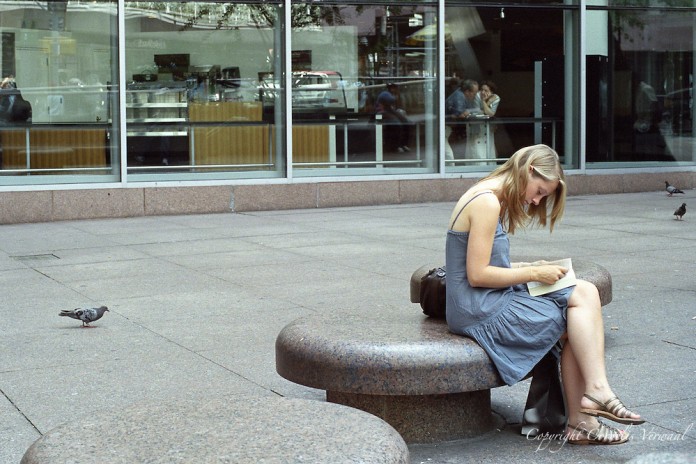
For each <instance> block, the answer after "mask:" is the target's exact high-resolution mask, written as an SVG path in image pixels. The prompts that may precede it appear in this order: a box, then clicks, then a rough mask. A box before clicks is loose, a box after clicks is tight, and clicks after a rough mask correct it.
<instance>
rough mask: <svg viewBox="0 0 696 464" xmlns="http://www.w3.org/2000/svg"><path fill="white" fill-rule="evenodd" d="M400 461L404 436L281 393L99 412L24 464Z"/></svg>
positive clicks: (64, 430)
mask: <svg viewBox="0 0 696 464" xmlns="http://www.w3.org/2000/svg"><path fill="white" fill-rule="evenodd" d="M59 462H79V463H95V464H97V463H98V464H116V463H123V464H126V463H127V464H132V463H139V462H147V463H151V464H155V463H162V464H165V463H166V464H171V463H176V462H181V463H192V462H196V463H206V462H217V463H223V462H228V463H246V462H248V463H267V464H281V463H289V462H293V463H300V462H301V463H312V464H326V463H345V464H358V463H374V464H377V463H380V464H383V463H394V464H397V463H398V464H402V463H403V464H406V463H408V462H410V461H409V451H408V447H407V446H406V443H405V442H404V440H403V439H402V438H401V437H400V436H399V434H398V433H397V432H396V431H395V430H394V429H393V428H392V427H391V426H389V425H388V424H387V423H385V422H384V421H382V420H380V419H378V418H377V417H374V416H373V415H370V414H367V413H365V412H363V411H359V410H356V409H353V408H348V407H345V406H342V405H338V404H332V403H325V402H322V401H311V400H301V399H287V398H280V397H246V396H243V397H237V398H233V399H220V400H214V399H213V400H211V399H210V398H206V399H205V400H204V401H200V402H189V401H174V402H165V403H157V402H154V403H143V404H137V405H133V406H129V407H127V408H124V409H120V410H113V411H103V412H98V413H95V414H93V415H91V416H89V417H88V418H85V419H83V420H80V421H76V422H73V423H68V424H65V425H61V426H59V427H57V428H55V429H53V430H51V431H49V432H48V433H46V434H45V435H44V436H43V437H41V438H39V439H38V440H37V441H36V442H34V444H32V445H31V447H30V448H29V449H28V450H27V451H26V453H25V454H24V457H23V458H22V461H21V464H47V463H50V464H54V463H59Z"/></svg>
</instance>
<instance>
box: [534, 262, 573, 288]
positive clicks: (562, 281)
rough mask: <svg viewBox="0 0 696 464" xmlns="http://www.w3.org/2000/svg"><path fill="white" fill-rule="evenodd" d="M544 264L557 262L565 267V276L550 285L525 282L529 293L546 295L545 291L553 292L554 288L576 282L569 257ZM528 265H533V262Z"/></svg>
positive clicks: (568, 285) (564, 286)
mask: <svg viewBox="0 0 696 464" xmlns="http://www.w3.org/2000/svg"><path fill="white" fill-rule="evenodd" d="M544 264H557V265H559V266H562V267H565V268H567V269H568V272H566V275H565V276H563V277H562V278H561V279H559V280H558V281H556V283H554V284H552V285H547V284H542V283H541V282H529V283H528V284H527V289H528V290H529V294H530V295H532V296H539V295H546V294H547V293H551V292H555V291H556V290H560V289H562V288H566V287H570V286H572V285H575V284H576V283H577V279H576V277H575V271H573V262H572V260H571V259H570V258H565V259H559V260H558V261H546V262H545V263H544ZM530 266H534V264H530Z"/></svg>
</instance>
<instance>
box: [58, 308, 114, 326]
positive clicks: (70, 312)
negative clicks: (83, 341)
mask: <svg viewBox="0 0 696 464" xmlns="http://www.w3.org/2000/svg"><path fill="white" fill-rule="evenodd" d="M108 310H109V308H107V307H106V306H100V307H98V308H85V309H83V308H75V309H64V310H62V311H61V312H60V313H59V314H58V315H59V316H67V317H71V318H73V319H77V320H79V321H82V327H90V325H89V323H90V322H94V321H96V320H97V319H101V317H102V316H103V315H104V311H108Z"/></svg>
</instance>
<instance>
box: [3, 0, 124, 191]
mask: <svg viewBox="0 0 696 464" xmlns="http://www.w3.org/2000/svg"><path fill="white" fill-rule="evenodd" d="M0 35H1V37H2V41H1V45H0V47H1V48H2V50H1V56H2V62H1V63H0V70H1V71H0V72H1V75H2V78H3V87H4V88H3V89H2V90H1V91H0V100H1V101H0V150H1V153H2V169H1V170H0V184H5V185H8V184H38V183H62V182H100V181H114V180H118V179H119V173H120V171H119V170H120V167H119V162H118V144H117V141H118V136H117V131H116V127H117V126H116V122H117V118H116V117H114V116H115V115H116V114H117V111H115V110H116V108H117V106H116V96H117V91H116V89H117V86H116V85H115V83H116V82H117V76H118V70H117V68H116V63H117V62H118V60H117V59H116V56H117V54H116V46H115V43H116V2H115V1H93V2H79V1H51V2H16V1H0Z"/></svg>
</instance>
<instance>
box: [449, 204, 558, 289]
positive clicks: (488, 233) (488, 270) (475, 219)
mask: <svg viewBox="0 0 696 464" xmlns="http://www.w3.org/2000/svg"><path fill="white" fill-rule="evenodd" d="M464 213H465V214H462V215H463V216H464V215H466V217H465V218H464V220H468V223H469V245H468V248H467V258H466V272H467V275H468V278H469V284H471V286H472V287H487V288H503V287H510V286H512V285H517V284H526V283H527V282H532V281H539V282H543V283H549V284H551V283H554V282H556V281H557V280H559V279H560V278H561V277H563V276H564V275H565V273H566V272H567V271H568V270H567V269H565V268H563V267H561V266H556V265H541V266H527V267H517V268H504V267H497V266H491V265H490V261H491V250H492V248H493V238H494V237H495V230H496V227H497V225H498V216H499V214H500V203H498V199H497V198H496V197H495V196H494V195H482V196H481V197H479V198H477V199H475V200H474V201H472V202H471V203H470V204H469V206H468V207H467V210H466V211H465V212H464ZM460 220H462V219H461V217H460ZM458 222H459V221H458Z"/></svg>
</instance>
